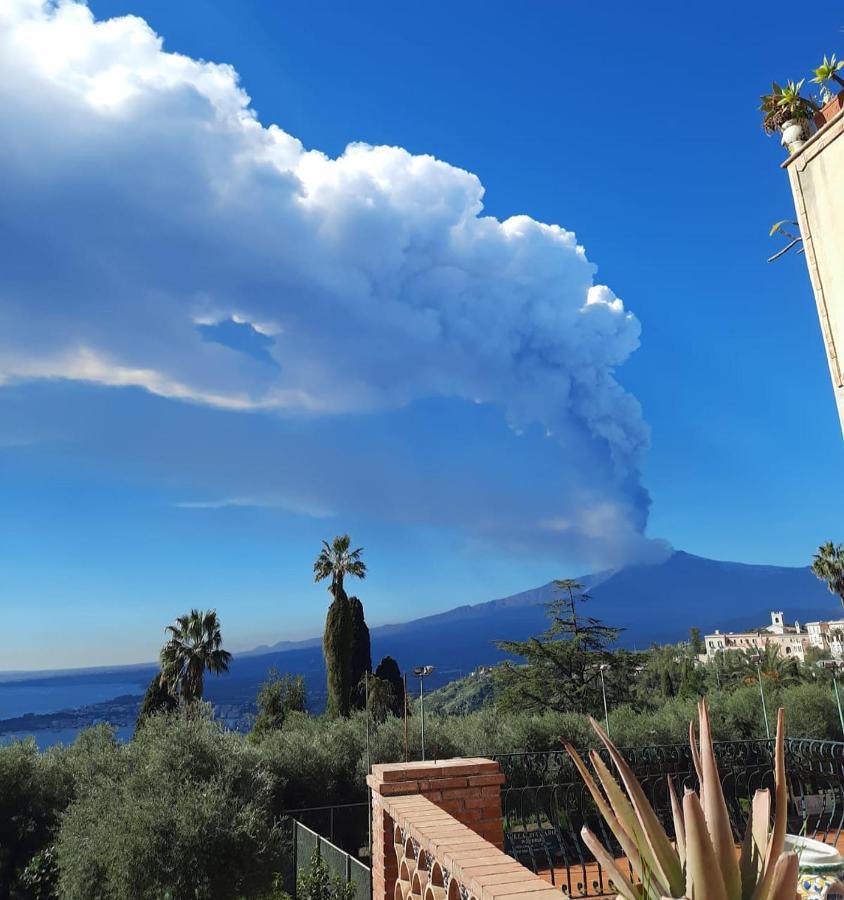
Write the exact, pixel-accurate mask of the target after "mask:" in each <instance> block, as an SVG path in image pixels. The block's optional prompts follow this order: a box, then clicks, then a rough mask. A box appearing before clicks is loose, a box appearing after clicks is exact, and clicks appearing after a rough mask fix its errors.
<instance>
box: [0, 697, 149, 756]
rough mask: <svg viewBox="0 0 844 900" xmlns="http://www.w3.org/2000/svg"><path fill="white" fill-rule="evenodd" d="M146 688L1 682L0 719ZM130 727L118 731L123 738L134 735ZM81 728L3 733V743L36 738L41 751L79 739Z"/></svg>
mask: <svg viewBox="0 0 844 900" xmlns="http://www.w3.org/2000/svg"><path fill="white" fill-rule="evenodd" d="M145 687H146V685H145V684H140V683H137V682H131V681H113V682H99V683H94V684H61V683H58V684H57V683H50V682H44V683H40V684H39V683H37V682H32V681H30V682H25V683H18V682H14V681H8V682H0V719H12V718H16V717H17V716H23V715H26V714H27V713H34V714H36V715H45V714H49V713H54V712H60V711H62V710H68V709H79V708H80V707H82V706H90V705H91V704H94V703H103V702H104V701H106V700H113V699H114V698H115V697H119V696H121V695H123V694H143V692H144V689H145ZM132 731H133V729H132V728H131V727H126V728H119V729H117V736H118V738H120V739H123V740H128V739H129V738H130V737H131V736H132ZM78 733H79V729H78V728H56V729H50V728H43V729H42V728H38V729H35V730H33V731H29V732H12V733H7V734H0V743H7V742H9V741H11V740H15V739H19V738H26V737H30V736H32V737H34V738H35V741H36V743H37V744H38V746H39V748H41V749H45V748H47V747H52V746H53V745H55V744H60V743H61V744H70V743H73V741H74V740H75V739H76V736H77V734H78Z"/></svg>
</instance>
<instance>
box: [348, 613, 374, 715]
mask: <svg viewBox="0 0 844 900" xmlns="http://www.w3.org/2000/svg"><path fill="white" fill-rule="evenodd" d="M349 606H350V607H351V612H352V647H351V650H350V656H351V673H350V675H349V678H350V684H351V691H352V695H351V706H352V708H353V709H363V708H364V702H365V699H366V698H365V694H366V691H365V689H364V682H363V676H364V675H365V674H367V673H369V672H371V671H372V651H371V645H370V640H369V628H368V626H367V624H366V619H365V618H364V614H363V604H362V603H361V602H360V600H359V599H358V598H357V597H349Z"/></svg>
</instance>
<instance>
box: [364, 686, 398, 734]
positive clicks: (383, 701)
mask: <svg viewBox="0 0 844 900" xmlns="http://www.w3.org/2000/svg"><path fill="white" fill-rule="evenodd" d="M363 677H364V678H365V679H366V685H365V687H364V698H365V699H368V703H369V715H370V718H371V719H372V721H373V722H378V723H381V722H384V721H385V720H386V718H387V716H391V715H393V710H394V708H395V705H396V697H395V693H394V691H393V685H392V684H391V683H390V682H389V681H387V680H386V678H379V677H378V676H377V675H369V674H364V676H363Z"/></svg>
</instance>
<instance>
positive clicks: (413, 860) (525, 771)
mask: <svg viewBox="0 0 844 900" xmlns="http://www.w3.org/2000/svg"><path fill="white" fill-rule="evenodd" d="M715 751H716V756H717V759H718V765H719V770H720V772H721V779H722V786H723V789H724V795H725V799H726V800H727V805H728V809H729V813H730V817H731V821H732V825H733V829H734V833H735V836H736V839H737V840H739V839H740V838H741V837H742V836H743V834H744V829H745V823H746V818H747V814H748V810H749V806H750V802H751V799H752V797H753V794H754V793H755V791H756V790H757V789H759V788H765V787H767V788H771V789H772V788H773V776H772V768H773V745H772V743H771V742H769V741H728V742H721V743H716V745H715ZM622 752H623V753H624V755H625V757H626V759H627V761H628V762H629V763H630V765H631V766H632V767H633V769H634V771H635V772H636V774H637V776H638V778H639V780H640V782H641V783H642V785H643V787H644V789H645V792H646V794H647V796H648V797H649V799H650V801H651V803H652V805H653V807H654V809H655V811H656V813H657V815H658V816H659V818H660V819H661V821H662V823H663V825H664V827H665V829H666V831H667V832H668V833H669V835H671V834H672V829H673V819H672V816H671V812H670V800H669V794H668V782H669V780H671V781H673V782H674V785H675V787H676V788H678V790H679V789H682V787H683V786H689V787H692V788H696V787H697V779H696V775H695V769H694V765H693V762H692V759H691V754H690V751H689V748H688V747H687V746H686V745H676V746H674V745H671V746H654V747H639V748H628V749H623V750H622ZM786 771H787V778H788V810H787V813H788V828H789V831H791V832H792V833H802V834H806V835H808V836H810V837H815V838H817V839H819V840H823V841H825V842H826V843H831V844H836V845H837V844H839V843H844V841H842V825H844V743H836V742H830V741H814V740H795V739H792V740H788V741H787V742H786ZM369 785H370V787H371V788H372V879H373V897H374V900H472V898H476V900H553V898H555V897H556V898H559V892H560V890H562V891H563V892H564V893H566V894H567V895H569V896H570V897H573V898H580V897H594V896H602V895H603V896H606V895H613V893H614V892H613V891H612V887H611V885H610V884H609V882H608V879H607V877H606V875H605V874H604V872H603V871H602V870H601V868H600V866H598V865H597V863H596V862H595V860H594V859H593V857H592V855H591V854H590V853H589V851H588V850H587V848H586V847H585V846H584V844H583V842H582V840H581V838H580V830H581V828H582V827H583V826H584V825H587V826H588V827H589V828H591V829H592V831H594V832H595V834H596V835H597V836H598V837H599V838H600V839H601V841H602V843H604V844H605V846H607V847H608V848H609V849H611V850H614V851H615V855H616V858H618V859H621V857H622V853H621V848H620V847H619V846H618V845H617V844H616V843H615V841H614V838H613V836H612V835H611V834H610V833H609V831H608V829H607V828H606V826H605V824H604V822H603V819H602V818H601V817H600V816H599V815H598V813H597V810H596V809H595V807H594V804H593V802H592V799H591V797H590V796H589V794H588V791H587V790H586V788H585V787H584V785H583V783H582V781H581V780H580V778H579V777H578V775H577V773H576V772H575V770H574V767H573V765H572V764H571V762H570V760H569V758H568V756H567V754H565V753H564V752H562V751H559V752H558V751H554V752H551V753H519V754H506V755H500V756H493V757H490V758H484V759H454V760H440V761H434V762H428V763H397V764H394V765H383V766H375V767H373V773H372V775H371V776H370V778H369ZM549 890H550V891H552V892H553V893H550V894H549V893H548V891H549ZM523 895H524V896H523ZM529 895H535V896H529ZM540 895H542V897H541V898H540Z"/></svg>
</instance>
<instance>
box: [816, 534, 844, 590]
mask: <svg viewBox="0 0 844 900" xmlns="http://www.w3.org/2000/svg"><path fill="white" fill-rule="evenodd" d="M812 571H813V572H814V573H815V575H816V576H817V577H818V578H819V579H820V580H821V581H825V582H826V586H827V587H828V588H829V592H830V593H831V594H837V595H838V598H839V599H840V600H841V603H842V604H844V546H842V545H841V544H838V546H835V545H834V544H833V543H832V541H827V542H826V543H825V544H821V545H820V547H818V552H817V553H816V554H815V557H814V559H813V560H812Z"/></svg>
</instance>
